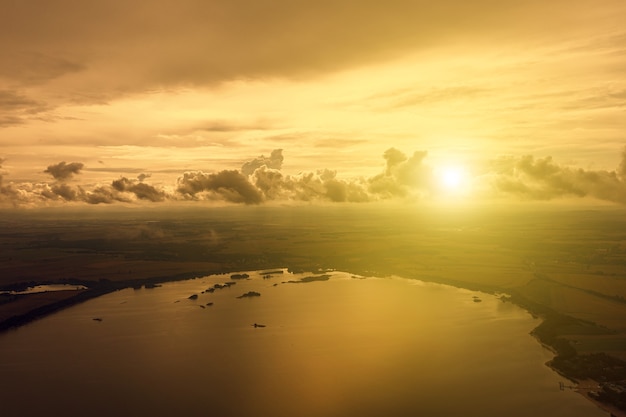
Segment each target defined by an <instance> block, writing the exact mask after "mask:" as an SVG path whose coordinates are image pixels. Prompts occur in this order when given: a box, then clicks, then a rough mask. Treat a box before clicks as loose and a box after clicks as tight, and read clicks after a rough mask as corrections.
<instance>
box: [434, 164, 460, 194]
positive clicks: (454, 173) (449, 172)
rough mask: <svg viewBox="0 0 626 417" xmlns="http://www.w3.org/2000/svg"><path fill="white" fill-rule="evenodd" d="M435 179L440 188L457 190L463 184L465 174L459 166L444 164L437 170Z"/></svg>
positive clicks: (448, 190) (451, 190) (449, 190)
mask: <svg viewBox="0 0 626 417" xmlns="http://www.w3.org/2000/svg"><path fill="white" fill-rule="evenodd" d="M437 179H438V182H439V186H440V187H441V188H442V190H444V191H447V192H459V191H462V190H463V188H464V186H465V183H466V174H465V170H464V169H463V167H461V166H444V167H441V168H439V169H438V170H437Z"/></svg>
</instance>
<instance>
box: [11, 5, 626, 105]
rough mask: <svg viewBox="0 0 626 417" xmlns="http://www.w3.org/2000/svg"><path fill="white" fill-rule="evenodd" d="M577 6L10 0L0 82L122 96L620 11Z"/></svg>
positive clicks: (537, 35)
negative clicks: (65, 84)
mask: <svg viewBox="0 0 626 417" xmlns="http://www.w3.org/2000/svg"><path fill="white" fill-rule="evenodd" d="M575 4H576V6H574V7H572V4H571V0H569V1H565V0H553V1H551V2H545V1H541V0H528V1H525V2H523V4H522V3H520V4H518V3H516V2H494V1H492V0H476V1H472V2H467V1H465V0H442V1H439V2H432V1H425V0H416V1H407V0H388V1H386V2H380V1H376V0H336V1H332V2H329V1H312V2H294V1H293V0H271V1H263V2H251V1H243V0H230V1H210V2H207V1H199V0H179V1H177V2H170V1H167V0H137V1H134V2H132V5H129V3H128V2H126V1H122V0H109V1H106V2H99V3H98V4H93V2H89V4H87V3H79V2H78V3H77V2H75V1H66V0H64V1H58V2H55V6H54V7H50V6H49V4H48V2H47V1H45V0H33V1H28V2H12V3H11V4H10V5H7V6H6V7H4V8H3V13H2V15H0V61H1V62H3V63H6V64H5V65H3V66H2V69H1V70H0V77H3V78H5V79H7V80H9V81H10V83H11V84H14V83H21V84H37V83H42V82H50V81H59V82H62V81H66V80H67V79H72V80H74V79H76V80H78V81H77V83H78V84H73V87H75V90H76V91H81V92H82V93H83V94H85V95H89V94H90V92H89V91H88V90H98V89H101V90H105V91H106V92H107V93H109V94H123V93H124V92H126V91H129V90H134V91H137V90H145V89H149V88H151V87H154V86H172V85H185V86H189V85H200V84H204V85H206V84H216V83H220V82H223V81H228V80H236V79H249V78H273V77H296V78H301V77H305V76H315V75H318V74H324V73H328V72H333V71H337V70H342V69H345V68H349V67H355V66H361V65H364V64H368V63H372V62H375V61H377V60H380V59H388V58H395V57H399V56H402V55H405V54H407V53H411V52H414V51H416V50H417V51H419V50H423V49H426V48H432V47H434V46H438V45H441V44H454V43H463V42H472V41H484V42H491V43H493V42H497V41H498V40H502V41H501V42H504V41H505V40H506V42H507V43H508V44H515V41H517V40H518V39H521V40H525V41H526V40H529V41H532V40H533V39H539V40H541V39H545V37H547V36H559V35H560V36H562V32H563V31H566V33H569V32H573V31H580V30H582V29H585V28H587V27H593V24H594V23H595V22H594V21H593V20H592V19H597V20H598V21H599V23H595V24H597V25H600V24H601V23H603V21H602V19H603V18H610V17H612V16H615V15H619V12H620V11H622V10H623V6H622V2H621V0H613V1H611V0H607V1H605V2H603V4H604V6H603V7H597V4H596V3H594V2H592V1H588V0H575ZM590 9H594V10H595V12H594V13H588V12H587V10H590ZM555 11H558V13H556V12H555ZM86 22H89V24H87V23H86ZM138 22H142V23H141V24H138ZM598 27H602V26H598ZM557 28H558V30H556V29H557ZM581 28H582V29H581ZM155 39H158V40H159V42H158V45H157V46H158V47H155V41H154V40H155ZM209 51H210V52H209ZM96 79H97V80H98V81H99V82H97V83H95V82H94V80H96ZM96 96H97V94H96Z"/></svg>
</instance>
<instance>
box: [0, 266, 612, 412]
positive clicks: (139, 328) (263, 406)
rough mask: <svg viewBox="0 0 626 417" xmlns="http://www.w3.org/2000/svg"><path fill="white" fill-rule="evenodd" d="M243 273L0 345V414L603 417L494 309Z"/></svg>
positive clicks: (168, 288)
mask: <svg viewBox="0 0 626 417" xmlns="http://www.w3.org/2000/svg"><path fill="white" fill-rule="evenodd" d="M273 272H276V271H273ZM247 274H249V279H238V280H233V279H231V278H230V275H213V276H208V277H203V278H198V279H193V280H188V281H178V282H171V283H166V284H163V285H162V286H161V287H158V288H153V289H146V288H143V289H140V290H133V289H127V290H122V291H118V292H115V293H111V294H108V295H105V296H102V297H99V298H96V299H93V300H90V301H88V302H86V303H84V304H81V305H77V306H74V307H71V308H68V309H66V310H63V311H61V312H59V313H56V314H54V315H52V316H49V317H46V318H43V319H41V320H38V321H36V322H34V323H31V324H29V325H26V326H24V327H21V328H19V329H16V330H14V331H10V332H7V333H4V334H1V335H0V405H1V410H2V415H6V416H24V417H30V416H41V415H46V414H48V415H50V414H52V415H63V416H86V415H88V416H91V417H94V416H95V417H99V416H114V415H126V416H173V415H185V416H216V417H226V416H241V417H244V416H255V417H262V416H272V417H281V416H285V417H286V416H290V417H293V416H298V417H308V416H347V417H350V416H359V417H368V416H372V417H373V416H380V417H383V416H385V417H389V416H394V417H402V416H448V417H449V416H468V415H472V416H474V415H475V416H503V415H506V416H520V417H521V416H529V415H550V416H567V417H576V416H585V417H594V416H605V415H606V413H604V412H603V411H601V410H600V409H598V408H597V407H595V406H594V405H593V404H591V403H590V402H588V401H586V400H585V399H584V398H583V397H582V396H580V395H578V394H577V393H575V392H573V391H568V390H566V391H560V390H559V381H566V380H565V379H563V378H562V377H560V376H559V375H557V374H555V373H554V372H553V371H551V370H550V369H549V368H548V367H546V366H545V365H544V364H545V362H546V361H548V360H549V359H550V358H551V357H552V354H551V352H549V351H547V350H546V349H544V348H542V347H541V345H540V344H539V343H538V342H537V341H536V340H535V339H534V338H532V337H531V336H530V335H529V332H530V331H531V330H532V329H533V328H534V327H536V326H537V325H538V324H539V321H538V320H537V319H534V318H533V317H531V315H530V314H529V313H527V312H526V311H524V310H522V309H520V308H519V307H517V306H515V305H513V304H511V303H505V302H502V301H500V300H499V299H498V298H497V297H496V296H493V295H488V294H483V293H476V292H472V291H468V290H463V289H457V288H453V287H449V286H445V285H439V284H431V283H424V282H422V281H417V280H408V279H402V278H363V277H354V276H352V275H351V274H349V273H344V272H336V271H335V272H331V273H329V274H330V275H331V277H330V279H329V280H326V281H319V282H318V281H314V282H307V283H285V282H286V281H290V280H293V281H297V280H300V279H302V278H303V277H308V276H311V275H312V274H291V273H288V272H287V271H286V270H283V273H273V274H271V276H270V277H267V276H264V274H263V273H261V272H247ZM226 282H236V284H234V285H231V286H230V287H226V288H221V289H215V290H213V292H207V291H206V290H207V289H209V288H212V287H214V286H215V284H222V283H226ZM250 291H255V292H258V293H259V294H260V296H250V297H243V298H237V297H240V296H242V295H243V294H246V293H248V292H250ZM194 294H196V295H197V298H196V299H189V297H190V296H192V295H194ZM477 298H478V299H479V300H480V302H478V301H476V299H477ZM211 303H212V304H211ZM94 319H95V320H94ZM255 323H256V324H258V325H263V326H265V327H261V326H257V327H255V326H254V324H255ZM566 382H567V381H566Z"/></svg>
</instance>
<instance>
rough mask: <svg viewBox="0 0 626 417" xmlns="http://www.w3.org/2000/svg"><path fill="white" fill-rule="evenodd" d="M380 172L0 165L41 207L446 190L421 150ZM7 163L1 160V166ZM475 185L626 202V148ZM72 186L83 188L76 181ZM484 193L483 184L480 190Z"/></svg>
mask: <svg viewBox="0 0 626 417" xmlns="http://www.w3.org/2000/svg"><path fill="white" fill-rule="evenodd" d="M382 156H383V159H384V161H385V166H384V168H383V169H382V171H381V172H380V173H379V174H377V175H374V176H371V177H368V178H351V179H344V178H341V177H340V176H339V175H338V173H337V171H334V170H330V169H325V168H320V169H319V170H316V171H314V172H304V173H300V174H297V175H289V174H284V173H283V172H282V171H281V167H282V163H283V160H284V157H283V153H282V149H276V150H274V151H273V152H272V153H271V154H270V156H269V157H265V156H259V157H257V158H254V159H251V160H249V161H247V162H245V163H244V164H243V165H242V166H241V168H240V169H239V170H237V169H233V170H221V171H217V172H204V171H187V172H184V173H182V174H181V175H180V176H179V177H178V179H177V181H176V184H175V185H174V186H169V187H168V186H164V185H152V184H148V183H147V182H146V180H147V179H148V178H150V176H149V175H147V174H140V175H139V176H138V178H136V179H133V178H127V177H125V176H121V177H120V178H118V179H115V180H113V181H111V182H110V183H105V184H99V185H95V186H91V187H87V186H86V185H72V184H68V183H67V182H66V181H67V180H69V179H71V178H72V177H73V176H75V175H80V173H81V170H82V169H83V167H84V165H83V164H82V163H80V162H72V163H66V162H59V163H58V164H53V165H50V166H48V168H47V169H46V170H45V172H47V173H49V174H50V175H52V177H53V178H54V179H55V182H53V183H46V182H40V183H13V182H10V183H6V181H5V180H4V178H3V175H2V174H3V173H4V171H3V170H2V165H0V204H1V205H2V206H37V205H49V204H61V203H66V202H76V203H87V204H111V203H115V202H121V203H127V204H131V203H133V204H136V203H141V202H145V203H165V202H168V203H172V204H174V203H175V202H177V201H198V202H199V201H206V202H214V203H222V204H223V203H228V204H247V205H255V204H263V203H267V202H333V203H344V202H353V203H354V202H358V203H365V202H371V201H381V200H391V199H401V200H405V201H406V200H411V201H416V200H423V199H429V198H432V197H437V195H438V194H439V193H440V192H441V185H440V184H439V182H438V179H437V177H436V175H435V171H436V170H435V169H434V168H433V166H431V165H430V164H429V163H428V154H427V152H425V151H417V152H414V153H413V154H412V155H410V156H407V155H406V154H404V153H403V152H402V151H400V150H398V149H396V148H389V149H387V150H386V151H385V152H384V153H383V155H382ZM2 162H4V160H3V159H0V164H1V163H2ZM475 180H476V181H483V182H484V184H485V185H486V187H487V188H486V190H487V193H486V195H483V196H482V197H489V198H494V197H498V196H501V197H502V196H506V197H511V196H513V197H516V198H518V199H521V200H550V199H557V198H571V197H577V198H584V197H586V198H593V199H597V200H602V201H609V202H613V203H619V204H626V148H625V149H624V151H623V152H622V160H621V163H620V164H619V166H618V167H617V169H616V170H615V171H607V170H584V169H581V168H573V167H569V166H564V165H560V164H558V163H556V162H555V161H553V159H552V158H551V157H545V158H535V157H534V156H532V155H525V156H521V157H501V158H498V159H495V160H492V161H490V162H489V164H488V169H486V170H485V172H484V173H483V174H482V175H481V176H480V177H476V178H475ZM73 182H78V180H77V179H75V180H73ZM482 188H483V190H485V186H483V187H482Z"/></svg>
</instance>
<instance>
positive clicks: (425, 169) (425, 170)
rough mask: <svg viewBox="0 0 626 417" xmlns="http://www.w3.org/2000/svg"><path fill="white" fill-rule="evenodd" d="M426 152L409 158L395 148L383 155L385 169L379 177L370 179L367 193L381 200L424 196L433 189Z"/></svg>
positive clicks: (417, 153)
mask: <svg viewBox="0 0 626 417" xmlns="http://www.w3.org/2000/svg"><path fill="white" fill-rule="evenodd" d="M426 156H427V152H425V151H418V152H414V153H413V155H412V156H411V157H407V156H406V155H405V154H404V153H402V152H401V151H399V150H398V149H396V148H389V149H387V150H386V151H385V153H384V154H383V157H384V159H385V161H386V162H387V163H386V167H385V171H384V172H383V173H381V174H379V175H376V176H374V177H371V178H370V179H369V180H368V182H369V191H370V192H371V193H373V194H376V195H378V196H380V197H382V198H391V197H406V196H410V195H413V194H416V193H417V194H420V193H421V194H425V193H428V192H430V191H432V189H433V173H432V168H431V167H430V166H429V165H427V164H426V163H425V159H426Z"/></svg>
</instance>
